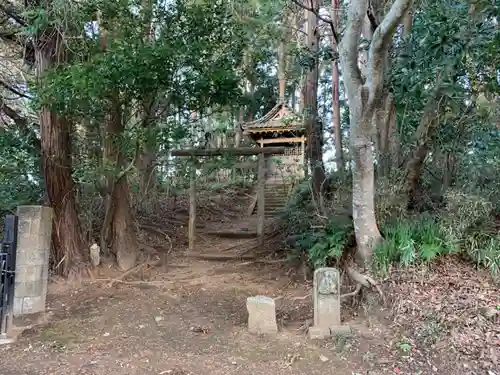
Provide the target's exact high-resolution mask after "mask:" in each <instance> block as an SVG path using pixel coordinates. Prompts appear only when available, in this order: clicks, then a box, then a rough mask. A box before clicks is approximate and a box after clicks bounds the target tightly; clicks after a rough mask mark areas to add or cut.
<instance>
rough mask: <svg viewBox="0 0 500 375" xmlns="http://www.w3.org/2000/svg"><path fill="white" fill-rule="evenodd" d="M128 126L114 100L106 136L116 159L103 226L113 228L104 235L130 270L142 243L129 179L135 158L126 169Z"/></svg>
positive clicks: (109, 158) (120, 263)
mask: <svg viewBox="0 0 500 375" xmlns="http://www.w3.org/2000/svg"><path fill="white" fill-rule="evenodd" d="M124 129H125V127H124V124H123V122H122V119H121V110H120V105H119V104H117V103H116V102H114V103H113V104H112V108H111V111H110V115H109V117H108V119H107V121H106V137H105V139H104V143H105V158H106V160H107V161H108V163H113V161H114V165H113V166H112V168H109V172H108V173H109V175H108V181H109V185H108V204H107V209H106V216H105V221H104V224H103V228H106V230H109V233H106V234H107V235H106V234H105V235H104V236H105V241H106V246H109V245H110V244H111V246H110V247H111V249H112V252H113V253H114V254H116V261H117V263H118V267H119V268H120V269H122V270H127V269H130V268H132V267H133V266H134V265H135V262H136V260H137V251H138V243H137V236H136V233H135V225H134V219H133V216H132V209H131V206H130V191H129V186H128V181H127V172H128V171H129V170H130V169H131V166H132V165H133V164H134V161H132V163H131V164H130V165H129V166H128V167H127V168H125V155H124V153H123V151H122V147H121V144H122V142H121V138H122V136H123V131H124ZM113 167H114V168H113ZM124 168H125V169H124ZM115 171H117V172H118V173H115Z"/></svg>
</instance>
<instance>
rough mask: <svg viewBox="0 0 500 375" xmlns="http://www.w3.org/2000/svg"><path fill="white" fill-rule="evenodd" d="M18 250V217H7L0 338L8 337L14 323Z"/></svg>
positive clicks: (1, 253)
mask: <svg viewBox="0 0 500 375" xmlns="http://www.w3.org/2000/svg"><path fill="white" fill-rule="evenodd" d="M16 250H17V216H14V215H7V216H6V217H5V221H4V230H3V239H2V241H1V242H0V338H5V337H6V336H7V332H8V330H9V326H10V324H11V322H12V312H13V304H14V277H15V272H16Z"/></svg>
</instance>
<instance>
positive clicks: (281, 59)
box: [278, 41, 286, 103]
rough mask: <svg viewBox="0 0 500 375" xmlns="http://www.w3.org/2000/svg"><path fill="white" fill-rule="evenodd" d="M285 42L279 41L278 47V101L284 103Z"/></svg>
mask: <svg viewBox="0 0 500 375" xmlns="http://www.w3.org/2000/svg"><path fill="white" fill-rule="evenodd" d="M285 64H286V60H285V42H284V41H281V42H280V44H279V47H278V101H279V102H280V103H284V102H285V91H286V78H285V68H286V67H285Z"/></svg>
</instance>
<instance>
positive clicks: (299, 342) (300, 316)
mask: <svg viewBox="0 0 500 375" xmlns="http://www.w3.org/2000/svg"><path fill="white" fill-rule="evenodd" d="M249 225H250V224H249ZM222 226H223V225H222ZM226 229H227V228H226ZM227 241H230V240H226V243H222V241H221V242H211V243H208V242H210V241H208V242H203V241H201V240H200V242H201V243H199V247H200V248H201V247H203V250H204V251H206V252H212V251H213V250H214V249H215V248H216V247H220V248H224V247H227ZM175 253H176V254H177V255H176V256H173V255H170V258H169V259H168V265H167V266H165V267H159V268H151V269H147V270H145V271H144V274H143V275H142V278H143V279H145V280H147V281H144V282H141V281H140V280H138V279H137V278H136V279H135V280H134V279H133V278H132V279H131V280H130V279H129V280H128V281H127V282H117V283H115V284H114V285H113V286H111V287H110V286H109V280H111V279H113V278H116V277H117V276H119V273H117V272H116V271H115V270H114V269H112V268H109V267H107V266H102V267H101V268H100V270H99V275H98V276H97V278H99V279H107V280H94V281H87V282H83V283H81V284H78V285H67V284H62V283H52V284H51V288H50V292H49V297H48V306H49V309H48V310H49V314H50V318H49V323H48V324H47V325H44V326H39V327H37V328H33V329H30V330H26V331H25V332H24V333H23V334H22V335H21V336H20V337H19V338H18V341H17V342H16V343H15V344H13V345H10V346H2V347H0V374H2V375H42V374H43V375H49V374H50V375H77V374H82V375H83V374H85V375H146V374H156V375H161V374H165V375H166V374H171V375H181V374H182V375H187V374H193V375H198V374H202V375H203V374H206V375H218V374H221V375H222V374H224V375H225V374H239V375H259V374H265V375H279V374H291V375H294V374H296V375H299V374H303V375H314V374H321V375H323V374H338V375H360V374H370V375H382V374H394V373H396V374H434V373H438V374H445V375H462V374H464V375H465V374H485V375H492V374H494V375H500V371H499V370H498V367H497V366H498V357H495V356H496V355H497V354H498V349H499V348H500V332H499V330H498V326H499V325H498V320H496V323H495V320H494V319H497V318H498V316H496V317H495V316H494V317H489V318H483V317H482V315H481V314H480V313H479V312H477V309H476V310H474V311H473V312H471V311H472V310H470V309H469V310H468V312H469V315H471V314H472V315H471V316H474V317H475V319H476V321H475V322H474V321H471V320H470V319H469V320H467V322H466V323H467V324H475V326H474V327H475V328H477V327H481V329H479V330H478V329H475V330H474V331H471V332H474V334H475V335H476V336H474V337H473V338H471V339H472V340H473V341H474V340H476V341H481V342H486V340H489V345H488V346H484V345H483V347H484V348H486V349H484V350H486V351H484V350H483V351H482V352H481V353H482V354H481V353H478V352H473V353H472V354H470V353H469V354H467V353H464V352H462V351H458V350H457V349H456V347H457V345H455V344H456V342H458V341H460V340H459V339H460V337H461V336H460V335H463V334H464V332H467V331H464V330H463V329H462V328H461V329H459V330H458V333H456V335H459V336H460V337H458V339H457V337H456V336H453V333H452V332H451V331H450V330H448V328H447V327H448V326H446V325H445V324H444V323H445V322H443V320H442V319H441V320H440V318H439V311H447V312H449V311H450V310H449V309H447V308H446V306H443V305H440V306H439V311H438V312H436V313H435V315H429V316H434V319H430V318H429V321H428V322H426V321H425V320H422V314H423V313H424V312H425V314H430V312H429V309H427V308H426V306H427V307H429V305H428V302H429V301H430V302H432V306H434V305H436V306H437V305H438V304H439V303H441V304H442V303H451V302H449V301H448V302H446V301H447V300H446V298H449V294H448V295H447V294H446V293H444V294H443V293H442V294H441V299H440V297H439V295H437V294H429V293H430V292H429V291H428V290H427V289H426V287H427V285H431V286H432V285H433V284H432V283H433V282H434V283H436V279H435V278H433V277H434V276H436V275H442V272H443V270H442V269H440V268H439V267H438V266H437V267H436V268H435V269H429V270H427V271H428V273H427V274H425V275H424V276H422V277H420V274H418V272H416V271H412V274H417V279H418V280H417V279H412V280H408V279H405V280H403V279H402V276H401V275H402V274H401V273H395V274H396V275H397V276H398V279H393V280H387V281H386V282H385V284H384V290H386V292H388V293H393V294H396V293H397V291H398V290H399V293H400V294H398V295H397V296H399V297H395V298H393V305H392V306H395V307H396V308H395V309H392V308H391V309H384V308H380V307H376V308H368V307H366V306H356V307H352V306H350V305H349V304H346V305H344V306H343V311H342V313H343V320H344V323H345V324H349V325H350V326H351V327H352V328H353V335H352V336H351V337H334V338H332V339H329V340H324V341H315V342H314V341H310V340H308V339H307V336H306V333H305V330H304V327H306V326H307V324H308V322H310V321H311V318H312V303H311V300H310V299H309V298H300V297H303V296H307V295H309V294H310V288H311V286H310V283H306V282H304V281H303V279H302V278H298V279H297V280H296V281H294V280H293V278H291V277H290V272H287V268H286V267H284V266H280V265H258V264H249V263H248V262H240V261H234V262H205V261H200V260H195V259H191V258H186V257H184V256H183V255H181V252H179V251H177V252H175ZM448 264H449V263H448ZM457 267H458V266H457ZM460 267H462V268H461V269H460V275H458V276H459V277H461V278H463V275H464V272H462V271H463V267H465V266H463V265H460ZM468 269H469V270H470V272H471V274H470V275H473V276H470V275H469V276H470V277H474V278H475V280H476V284H474V287H477V288H481V290H482V292H481V298H483V299H484V300H486V299H488V302H487V304H489V305H490V306H493V307H494V308H497V307H496V306H495V305H494V304H495V302H494V300H493V302H492V300H491V299H492V298H493V299H495V298H497V299H498V297H499V294H494V293H495V292H494V291H495V289H494V286H493V285H492V284H491V283H488V282H487V281H486V280H488V276H485V275H482V276H481V275H479V276H478V274H477V272H475V273H473V274H472V268H470V267H469V268H468ZM136 277H137V275H136ZM446 280H447V283H451V281H450V280H451V276H450V277H448V278H447V279H446ZM478 280H479V281H478ZM401 281H402V282H401ZM446 285H452V286H448V287H450V288H455V289H454V290H462V291H463V289H457V288H459V287H460V285H457V284H446ZM453 285H454V286H453ZM467 285H469V284H467ZM403 286H404V288H403ZM439 286H440V287H441V288H443V284H442V283H441V284H440V285H439ZM426 290H427V291H426ZM415 291H416V294H415V296H416V297H415V298H413V297H412V293H415ZM496 291H497V292H498V289H496ZM441 292H442V291H441ZM426 293H427V294H426ZM471 293H476V294H477V290H471V289H470V287H469V289H468V297H469V299H470V298H473V296H471ZM251 295H267V296H272V297H278V296H284V302H283V305H282V307H281V308H280V311H279V312H278V318H279V325H280V333H279V334H278V335H276V336H256V335H251V334H249V333H248V332H247V330H246V320H247V313H246V306H245V304H246V298H247V297H248V296H251ZM431 295H432V298H431ZM295 297H299V298H295ZM419 298H420V299H419ZM469 302H470V301H469ZM426 303H427V304H426ZM464 303H465V302H464ZM471 303H472V302H471ZM498 304H499V305H500V301H499V302H498ZM405 306H406V308H404V307H405ZM415 306H419V308H418V309H417V308H415ZM468 306H470V305H468ZM410 307H412V308H411V309H410ZM477 307H480V306H479V305H478V304H477V303H476V308H477ZM417 310H418V311H417ZM431 310H432V309H431ZM453 311H455V310H453ZM412 314H413V315H412ZM462 315H463V313H462ZM454 322H455V323H456V324H459V323H458V322H456V320H455V321H454ZM488 322H490V323H491V324H489V323H488ZM479 323H481V325H479ZM487 323H488V324H487ZM460 327H463V325H462V326H460ZM485 327H486V328H485ZM492 327H493V328H492ZM495 327H496V328H495ZM417 328H419V329H417ZM424 328H425V329H424ZM419 332H420V334H422V332H425V333H426V336H425V337H424V338H426V339H427V341H426V340H421V339H422V337H420V339H419V336H418V335H419ZM457 340H458V341H457ZM460 342H463V340H462V341H460ZM480 355H482V357H481V358H480V357H479V356H480ZM488 371H490V372H488Z"/></svg>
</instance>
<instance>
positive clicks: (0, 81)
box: [0, 80, 31, 99]
mask: <svg viewBox="0 0 500 375" xmlns="http://www.w3.org/2000/svg"><path fill="white" fill-rule="evenodd" d="M0 86H3V87H5V88H6V89H7V90H9V91H10V92H11V93H13V94H16V95H19V96H20V97H22V98H26V99H31V97H30V96H29V95H26V94H25V93H23V92H21V91H19V90H17V89H15V88H14V87H12V86H11V85H9V84H8V83H7V82H4V81H2V80H0Z"/></svg>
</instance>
